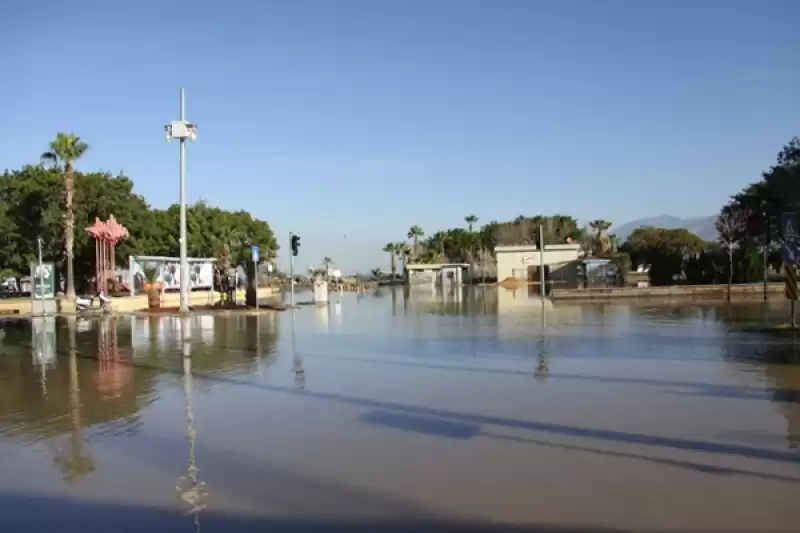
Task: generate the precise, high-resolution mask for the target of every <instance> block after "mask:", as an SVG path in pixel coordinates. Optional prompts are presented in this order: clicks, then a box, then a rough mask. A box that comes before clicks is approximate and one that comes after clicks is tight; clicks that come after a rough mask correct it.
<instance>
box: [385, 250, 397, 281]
mask: <svg viewBox="0 0 800 533" xmlns="http://www.w3.org/2000/svg"><path fill="white" fill-rule="evenodd" d="M383 251H384V252H386V253H388V254H389V258H390V259H391V263H392V280H394V278H395V276H396V275H397V260H396V258H395V254H396V253H397V245H396V244H395V243H393V242H390V243H388V244H387V245H386V246H384V247H383Z"/></svg>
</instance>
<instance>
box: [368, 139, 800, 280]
mask: <svg viewBox="0 0 800 533" xmlns="http://www.w3.org/2000/svg"><path fill="white" fill-rule="evenodd" d="M787 211H788V212H798V211H800V139H798V138H797V137H795V138H793V139H792V140H791V141H790V142H789V143H788V144H787V145H786V146H784V147H783V149H782V150H781V151H780V152H779V153H778V157H777V161H776V163H775V164H774V165H773V166H771V167H770V168H769V169H768V170H766V171H764V172H763V174H762V176H761V179H759V180H758V181H755V182H753V183H751V184H750V185H748V186H747V187H745V188H744V189H743V190H742V191H740V192H738V193H737V194H734V195H733V196H732V197H731V199H730V201H729V202H728V203H727V204H726V205H724V206H723V207H722V208H721V210H720V212H719V215H718V216H717V219H716V223H715V227H716V230H717V239H716V240H714V241H706V240H704V239H702V238H700V237H699V236H697V235H695V234H694V233H691V232H690V231H688V230H686V229H680V228H679V229H666V228H656V227H641V228H637V229H636V230H634V231H633V232H632V233H631V234H630V235H629V236H628V238H627V239H626V240H625V242H620V240H619V239H617V238H616V236H614V235H613V234H609V233H608V231H609V229H610V228H611V226H612V224H611V222H609V221H607V220H594V221H591V222H590V223H589V224H587V225H586V226H583V227H581V226H580V225H579V224H578V221H577V220H576V219H575V218H573V217H571V216H564V215H558V214H557V215H551V216H544V215H536V216H524V215H521V216H519V217H517V218H515V219H513V220H509V221H504V222H498V221H492V222H489V223H488V224H485V225H483V226H481V227H479V228H476V224H477V222H478V217H477V216H476V215H472V214H471V215H468V216H466V217H464V222H465V223H466V227H455V228H450V229H446V230H439V231H436V232H434V233H432V234H430V235H426V232H425V231H424V230H423V229H422V228H421V227H420V226H418V225H414V226H412V227H411V228H410V229H409V231H408V234H407V236H406V237H407V239H406V240H400V241H397V242H391V243H388V244H386V245H385V246H384V248H383V251H384V252H387V253H389V254H390V258H391V264H392V274H395V273H396V270H397V265H398V264H399V263H401V262H402V263H404V264H405V263H409V262H416V263H441V262H463V263H474V262H477V263H481V262H483V261H490V260H493V259H494V248H495V246H498V245H522V244H535V245H538V244H539V227H540V226H542V227H543V229H544V244H546V245H547V244H557V243H564V242H567V241H570V240H571V241H577V242H580V243H582V244H583V245H584V249H585V250H586V251H587V253H588V254H589V255H592V256H594V257H608V258H611V259H612V260H614V261H615V262H616V263H617V265H618V266H619V267H620V269H621V270H622V271H623V274H625V273H627V270H628V268H629V267H630V265H647V266H649V277H650V281H651V283H652V284H654V285H670V284H673V283H689V284H713V283H728V284H730V283H733V282H740V283H745V282H754V281H760V280H762V279H764V277H765V276H766V275H767V269H765V259H766V266H767V267H768V268H771V270H772V272H777V270H778V268H779V266H780V263H781V256H780V245H781V243H782V239H781V235H780V231H779V224H780V217H781V213H783V212H787Z"/></svg>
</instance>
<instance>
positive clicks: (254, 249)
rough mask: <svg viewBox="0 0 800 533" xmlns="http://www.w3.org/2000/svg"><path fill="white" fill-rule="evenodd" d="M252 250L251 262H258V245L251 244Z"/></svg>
mask: <svg viewBox="0 0 800 533" xmlns="http://www.w3.org/2000/svg"><path fill="white" fill-rule="evenodd" d="M252 251H253V263H258V246H253V247H252Z"/></svg>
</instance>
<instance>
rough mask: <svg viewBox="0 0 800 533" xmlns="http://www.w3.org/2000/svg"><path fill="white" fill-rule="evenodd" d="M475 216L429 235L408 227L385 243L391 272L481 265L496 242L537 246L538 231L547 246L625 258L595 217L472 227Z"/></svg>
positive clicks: (623, 260) (528, 219) (557, 217)
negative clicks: (583, 221) (418, 266)
mask: <svg viewBox="0 0 800 533" xmlns="http://www.w3.org/2000/svg"><path fill="white" fill-rule="evenodd" d="M478 221H479V218H478V216H477V215H474V214H470V215H467V216H465V217H464V222H465V224H466V227H456V228H450V229H446V230H440V231H436V232H435V233H433V234H431V235H430V236H427V238H426V234H425V231H424V230H423V229H422V228H421V227H420V226H418V225H414V226H411V228H410V229H409V230H408V234H407V236H406V237H407V240H402V241H397V242H390V243H387V244H386V245H385V246H384V247H383V251H384V252H386V253H388V254H390V261H391V270H392V276H393V277H394V276H396V274H397V270H398V264H401V263H402V264H409V263H426V264H432V263H469V264H473V263H479V264H484V263H486V262H489V261H492V260H493V259H494V249H495V247H496V246H501V245H524V244H531V245H537V246H538V245H539V241H540V233H541V237H543V239H544V244H545V245H549V244H563V243H567V242H580V243H583V245H584V248H585V249H586V250H588V251H589V252H590V253H591V254H592V255H593V256H595V257H607V258H610V259H612V260H613V261H615V262H617V263H618V264H619V265H620V266H621V267H622V268H626V265H627V264H628V263H629V260H628V258H627V255H626V254H625V253H624V252H622V251H620V250H619V249H618V242H617V239H616V237H615V236H614V235H610V234H608V230H609V229H610V228H611V225H612V223H611V222H609V221H607V220H593V221H591V222H589V224H587V225H586V226H585V227H580V226H579V225H578V221H577V219H575V218H573V217H571V216H566V215H552V216H544V215H535V216H524V215H520V216H518V217H517V218H515V219H513V220H508V221H504V222H499V221H496V220H494V221H491V222H489V223H487V224H484V225H483V226H480V227H476V224H477V223H478ZM540 228H541V230H540Z"/></svg>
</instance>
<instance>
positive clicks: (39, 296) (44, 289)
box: [31, 263, 56, 300]
mask: <svg viewBox="0 0 800 533" xmlns="http://www.w3.org/2000/svg"><path fill="white" fill-rule="evenodd" d="M31 283H32V284H33V291H32V293H33V298H34V299H35V300H44V299H51V298H55V296H56V284H55V268H54V266H53V263H42V264H41V265H37V264H35V263H34V264H32V265H31Z"/></svg>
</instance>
